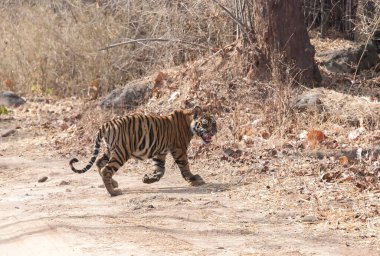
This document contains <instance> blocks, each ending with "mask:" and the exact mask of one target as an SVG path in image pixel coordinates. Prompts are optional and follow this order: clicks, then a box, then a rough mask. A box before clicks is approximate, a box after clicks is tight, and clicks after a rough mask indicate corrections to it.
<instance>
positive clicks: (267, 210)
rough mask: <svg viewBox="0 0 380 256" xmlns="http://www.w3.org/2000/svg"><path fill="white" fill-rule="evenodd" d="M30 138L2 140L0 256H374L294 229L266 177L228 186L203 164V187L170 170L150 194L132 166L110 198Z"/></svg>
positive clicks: (353, 241)
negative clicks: (252, 181)
mask: <svg viewBox="0 0 380 256" xmlns="http://www.w3.org/2000/svg"><path fill="white" fill-rule="evenodd" d="M0 130H1V125H0ZM29 135H30V134H28V133H27V132H26V133H23V131H22V129H21V130H20V131H18V132H17V133H16V135H15V137H9V138H6V139H1V140H0V255H21V256H22V255H95V256H96V255H153V254H154V255H379V254H380V245H379V244H376V241H377V240H376V238H373V239H372V240H371V239H369V240H362V239H360V238H359V236H358V234H356V233H350V232H346V231H345V230H340V229H332V228H331V225H329V224H328V223H326V222H323V221H318V222H316V223H314V224H308V223H304V222H302V221H300V215H301V212H302V209H300V208H292V209H290V208H288V207H286V206H287V205H288V203H289V200H293V199H292V197H286V198H281V197H280V198H279V197H278V196H277V195H276V194H275V193H274V192H272V191H271V190H268V189H267V186H266V185H267V184H268V182H269V181H270V177H266V176H259V177H260V178H259V179H258V180H257V181H256V182H254V183H251V184H246V185H232V184H233V183H231V179H230V176H229V174H228V171H227V170H224V169H218V170H216V169H213V168H214V167H211V166H209V165H208V163H207V159H205V160H199V161H197V162H195V161H192V168H193V170H199V171H198V173H200V174H201V175H202V176H203V177H204V178H205V179H206V181H209V182H208V184H206V185H205V186H202V187H196V188H194V187H189V186H188V185H187V184H186V182H185V181H184V180H183V179H182V178H181V177H180V174H179V172H178V170H177V169H176V168H174V165H173V164H172V163H170V161H169V163H168V164H167V173H166V175H165V177H164V178H163V179H162V180H161V181H160V182H158V183H155V184H151V185H146V184H143V183H142V182H141V178H142V176H143V174H144V173H145V169H150V168H149V167H150V165H147V164H146V163H142V162H135V161H131V162H130V163H128V164H127V165H126V167H125V168H123V169H122V170H121V171H120V173H118V174H117V176H116V179H117V180H118V181H119V184H120V187H121V189H122V191H123V195H121V196H118V197H109V196H108V194H107V193H106V190H105V188H104V187H102V186H101V180H100V177H99V176H98V174H97V173H96V172H94V171H89V172H88V173H86V174H82V175H80V174H75V173H72V172H71V171H70V170H69V168H68V164H67V162H68V160H67V159H62V157H57V156H56V155H55V154H54V152H49V151H47V150H44V144H43V142H44V141H46V137H44V136H43V135H41V134H40V135H37V136H31V137H30V138H29ZM28 138H29V139H28ZM41 143H42V144H41ZM83 160H84V159H83ZM82 164H84V163H82ZM127 170H128V171H127ZM43 176H46V177H48V179H47V181H45V182H43V183H39V182H38V179H39V178H41V177H43ZM217 181H218V182H217ZM274 200H276V202H277V205H275V207H274V206H273V201H274ZM270 202H271V203H270ZM374 241H375V242H374Z"/></svg>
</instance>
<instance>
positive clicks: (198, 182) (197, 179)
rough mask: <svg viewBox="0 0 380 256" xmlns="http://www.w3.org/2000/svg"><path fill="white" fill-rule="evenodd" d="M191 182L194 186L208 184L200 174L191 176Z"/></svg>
mask: <svg viewBox="0 0 380 256" xmlns="http://www.w3.org/2000/svg"><path fill="white" fill-rule="evenodd" d="M189 182H190V185H191V186H194V187H196V186H201V185H204V184H206V182H205V181H204V180H203V179H202V177H201V176H199V175H198V174H195V175H193V176H191V177H190V180H189Z"/></svg>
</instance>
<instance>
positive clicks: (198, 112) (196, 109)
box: [193, 106, 203, 118]
mask: <svg viewBox="0 0 380 256" xmlns="http://www.w3.org/2000/svg"><path fill="white" fill-rule="evenodd" d="M202 112H203V110H202V108H201V107H199V106H196V107H194V109H193V115H194V118H197V117H198V116H199V115H202Z"/></svg>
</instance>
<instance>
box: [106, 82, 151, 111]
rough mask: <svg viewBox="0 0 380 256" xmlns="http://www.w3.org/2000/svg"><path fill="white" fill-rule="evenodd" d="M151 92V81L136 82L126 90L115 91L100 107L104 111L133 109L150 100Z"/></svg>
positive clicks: (126, 87) (125, 88)
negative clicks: (109, 109) (108, 109)
mask: <svg viewBox="0 0 380 256" xmlns="http://www.w3.org/2000/svg"><path fill="white" fill-rule="evenodd" d="M150 91H151V83H150V82H149V81H146V80H144V81H138V82H136V81H135V82H133V83H130V84H128V85H126V86H125V87H124V88H118V89H115V90H113V91H112V92H111V93H110V94H108V95H107V96H106V97H105V98H104V99H103V100H102V101H101V102H100V107H101V108H103V109H105V108H123V109H132V108H134V107H136V106H138V105H141V104H142V103H144V102H145V101H146V100H147V99H148V95H149V93H150Z"/></svg>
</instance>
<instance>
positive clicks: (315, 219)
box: [302, 215, 318, 224]
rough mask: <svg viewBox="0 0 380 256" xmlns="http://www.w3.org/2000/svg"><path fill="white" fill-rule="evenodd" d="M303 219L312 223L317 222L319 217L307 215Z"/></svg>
mask: <svg viewBox="0 0 380 256" xmlns="http://www.w3.org/2000/svg"><path fill="white" fill-rule="evenodd" d="M302 221H303V222H305V223H309V224H312V223H316V222H317V221H318V218H317V217H316V216H314V215H306V216H304V217H303V218H302Z"/></svg>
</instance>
